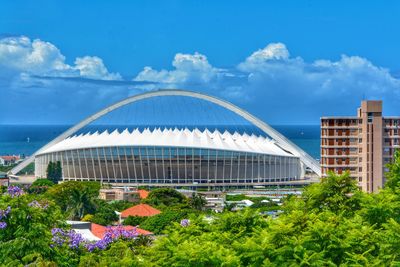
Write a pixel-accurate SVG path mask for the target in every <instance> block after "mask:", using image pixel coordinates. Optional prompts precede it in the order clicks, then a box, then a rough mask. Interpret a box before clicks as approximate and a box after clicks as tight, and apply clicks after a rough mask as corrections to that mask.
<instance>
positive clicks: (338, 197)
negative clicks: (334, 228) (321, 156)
mask: <svg viewBox="0 0 400 267" xmlns="http://www.w3.org/2000/svg"><path fill="white" fill-rule="evenodd" d="M361 195H362V194H361V191H360V189H359V188H358V186H357V181H355V180H354V179H353V178H351V177H350V173H349V172H345V173H344V174H342V175H338V174H335V173H332V172H330V173H329V174H328V177H326V178H322V179H321V182H320V183H316V184H312V185H310V186H308V187H307V188H306V189H305V190H304V192H303V195H302V197H303V199H304V201H305V206H306V208H307V210H309V211H323V210H329V211H333V212H341V211H345V212H348V213H349V214H350V213H351V212H354V211H356V210H358V209H359V208H360V203H361Z"/></svg>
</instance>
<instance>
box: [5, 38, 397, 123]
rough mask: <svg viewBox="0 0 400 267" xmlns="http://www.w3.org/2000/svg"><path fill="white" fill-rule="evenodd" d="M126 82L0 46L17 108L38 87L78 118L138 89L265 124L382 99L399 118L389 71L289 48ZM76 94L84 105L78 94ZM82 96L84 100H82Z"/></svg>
mask: <svg viewBox="0 0 400 267" xmlns="http://www.w3.org/2000/svg"><path fill="white" fill-rule="evenodd" d="M32 76H50V77H57V78H59V77H67V78H68V77H77V78H88V79H94V80H117V81H118V82H114V85H112V84H111V82H109V81H107V82H97V81H96V83H95V84H94V83H93V84H91V85H90V86H89V87H90V88H89V89H87V90H85V89H84V88H86V85H85V86H79V83H80V82H81V79H64V80H62V81H60V80H61V79H57V80H54V79H48V78H46V79H41V78H40V79H39V78H36V79H35V78H32ZM72 80H73V81H72ZM120 80H122V78H121V75H119V74H118V73H110V72H109V71H108V70H107V68H106V66H105V65H104V63H103V61H102V59H101V58H98V57H90V56H83V57H78V58H76V59H75V61H74V64H67V63H66V60H65V57H64V56H63V54H62V53H61V52H60V50H59V49H58V48H57V47H55V46H54V45H53V44H51V43H48V42H44V41H41V40H33V41H32V40H30V39H29V38H27V37H9V38H3V39H0V93H2V94H3V95H5V91H6V89H8V88H13V89H16V90H14V91H13V90H8V91H10V93H9V94H15V97H16V98H15V99H14V102H15V101H17V100H18V99H19V96H20V95H22V93H21V92H25V91H24V90H25V89H26V90H29V89H30V88H31V87H35V88H40V89H41V90H37V91H35V94H39V95H35V96H34V97H33V94H32V98H33V101H31V102H35V101H36V102H37V101H38V100H37V99H42V97H43V96H44V97H45V99H46V101H48V100H47V99H48V98H51V97H50V96H49V97H48V98H46V96H48V95H50V94H49V93H48V92H49V91H51V90H50V89H55V90H53V91H56V92H58V95H54V97H58V96H59V95H63V94H65V95H68V96H70V98H71V101H70V102H71V106H70V110H74V106H73V105H75V104H73V103H75V101H76V99H77V98H80V101H81V102H82V103H84V102H85V101H86V102H90V100H92V95H93V92H96V96H97V97H98V99H97V100H98V101H96V102H98V103H102V101H101V100H100V98H101V99H104V101H105V102H106V101H108V100H115V99H116V98H118V97H122V96H126V95H128V94H130V92H132V91H129V90H131V89H132V90H136V89H140V90H143V89H146V90H150V89H157V88H162V87H163V88H185V89H189V90H196V91H202V92H206V93H210V94H212V95H216V96H220V97H222V98H226V99H228V100H230V101H233V102H235V103H236V104H238V105H240V106H242V107H244V108H246V109H248V110H249V111H251V112H254V113H255V114H261V116H260V117H261V118H262V119H264V120H266V121H268V122H272V123H273V122H274V121H275V122H276V121H278V122H279V123H293V122H305V123H318V119H319V117H320V116H321V115H335V114H337V115H349V114H350V115H351V114H353V113H354V108H355V107H356V106H358V105H359V102H360V100H361V99H362V98H363V97H366V98H369V99H373V98H375V99H383V100H384V102H385V103H384V107H385V108H386V111H385V113H386V114H388V115H396V114H397V115H398V103H399V101H400V79H399V78H396V77H394V76H393V75H392V74H391V73H390V71H389V70H388V69H386V68H382V67H379V66H376V65H374V64H373V63H372V62H370V61H369V60H367V59H365V58H363V57H359V56H346V55H342V56H341V57H340V58H339V59H338V60H327V59H319V60H315V61H313V62H307V61H306V60H304V59H302V58H301V57H291V56H290V53H289V50H288V49H287V48H286V46H285V44H282V43H271V44H268V45H267V46H266V47H265V48H263V49H259V50H257V51H255V52H254V53H251V54H250V55H249V56H248V57H247V58H245V59H244V60H243V61H242V62H239V64H237V66H236V67H232V68H230V69H222V68H220V67H218V66H213V65H211V64H210V63H209V61H208V59H207V57H206V56H205V55H202V54H200V53H194V54H183V53H178V54H176V55H175V57H174V59H173V61H172V68H171V69H169V70H166V69H162V70H157V69H154V68H152V67H150V66H148V67H144V68H143V70H142V71H141V72H140V73H138V74H137V75H136V76H135V78H134V79H133V80H135V81H144V82H154V83H155V84H154V83H153V84H147V83H143V84H134V85H132V86H131V87H128V86H126V84H124V85H123V86H118V85H116V84H119V83H125V82H128V81H120ZM77 85H78V86H77ZM116 88H118V92H116V90H117V89H116ZM17 89H18V90H17ZM47 89H48V90H47ZM114 89H115V90H114ZM72 90H75V91H74V92H75V93H76V94H77V95H79V97H76V96H75V95H73V94H71V92H70V91H72ZM11 91H13V92H11ZM64 91H65V92H64ZM67 91H68V92H67ZM82 91H83V92H84V93H80V92H82ZM61 92H64V93H63V94H62V93H61ZM102 92H103V93H102ZM135 92H136V91H135ZM40 94H43V95H40ZM24 95H25V96H26V95H27V94H24ZM17 96H18V97H17ZM111 96H113V97H114V98H112V97H111ZM64 98H67V97H66V96H65V97H64ZM3 99H4V100H3V103H0V104H2V105H5V104H7V102H8V101H7V102H6V101H5V99H11V98H10V97H8V98H7V97H4V98H3ZM57 101H58V100H57ZM0 102H1V97H0ZM93 110H95V108H93ZM304 118H307V121H304Z"/></svg>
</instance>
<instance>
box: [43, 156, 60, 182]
mask: <svg viewBox="0 0 400 267" xmlns="http://www.w3.org/2000/svg"><path fill="white" fill-rule="evenodd" d="M46 174H47V179H49V180H50V181H52V182H53V183H57V182H58V181H60V180H61V178H62V168H61V162H60V161H57V162H52V161H50V162H49V164H48V165H47V169H46Z"/></svg>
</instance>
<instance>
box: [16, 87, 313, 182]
mask: <svg viewBox="0 0 400 267" xmlns="http://www.w3.org/2000/svg"><path fill="white" fill-rule="evenodd" d="M157 96H187V97H193V98H198V99H202V100H205V101H208V102H211V103H214V104H216V105H219V106H221V107H223V108H226V109H228V110H230V111H232V112H234V113H236V114H237V115H239V116H241V117H242V118H244V119H245V120H247V121H249V122H251V123H252V124H254V125H255V126H257V127H258V128H260V129H261V130H262V131H263V132H264V133H266V134H267V135H269V136H270V137H271V138H272V139H274V140H275V141H276V142H277V145H279V146H280V147H281V148H283V149H285V150H287V151H289V152H290V153H292V154H293V155H295V156H298V157H299V158H300V161H301V162H302V163H303V164H304V165H305V166H307V167H309V168H310V169H311V170H312V171H314V172H315V173H316V174H317V175H318V176H321V168H320V165H319V163H318V162H317V161H316V160H315V159H313V158H312V157H311V156H310V155H308V154H307V153H306V152H305V151H303V150H302V149H301V148H299V147H298V146H297V145H295V144H294V143H293V142H291V141H290V140H288V139H287V138H286V137H285V136H283V135H282V134H280V133H279V132H278V131H276V130H275V129H274V128H272V127H271V126H269V125H268V124H267V123H265V122H263V121H262V120H260V119H258V118H256V117H255V116H253V115H251V114H250V113H248V112H247V111H245V110H243V109H241V108H239V107H237V106H235V105H233V104H232V103H230V102H228V101H225V100H222V99H219V98H216V97H213V96H209V95H206V94H202V93H197V92H192V91H186V90H177V89H166V90H157V91H150V92H146V93H142V94H138V95H135V96H131V97H128V98H126V99H124V100H122V101H119V102H117V103H115V104H113V105H111V106H109V107H107V108H105V109H103V110H100V111H99V112H97V113H95V114H93V115H92V116H89V117H87V118H86V119H84V120H83V121H81V122H79V123H78V124H76V125H75V126H73V127H71V128H69V129H68V130H66V131H65V132H64V133H62V134H61V135H59V136H58V137H56V138H55V139H53V140H52V141H50V142H49V143H48V144H46V145H45V146H43V147H42V148H40V149H39V150H38V151H36V152H35V153H34V154H33V155H31V156H30V157H29V158H27V159H26V160H24V161H23V162H21V163H20V164H19V165H17V166H16V167H14V168H13V169H12V170H11V171H10V174H14V175H15V174H17V173H18V172H19V171H21V170H22V169H23V168H25V167H26V166H28V164H30V163H31V162H33V161H34V159H35V156H36V155H37V154H39V153H40V152H41V151H43V150H45V149H47V148H48V147H50V146H52V145H54V144H57V143H58V142H60V141H62V140H64V139H65V138H67V137H68V136H70V135H72V134H74V133H76V132H77V131H79V130H80V129H82V128H83V127H85V126H86V125H88V124H89V123H91V122H93V121H95V120H97V119H98V118H100V117H102V116H104V115H106V114H107V113H109V112H111V111H113V110H115V109H118V108H120V107H122V106H125V105H128V104H131V103H133V102H137V101H140V100H143V99H147V98H152V97H157Z"/></svg>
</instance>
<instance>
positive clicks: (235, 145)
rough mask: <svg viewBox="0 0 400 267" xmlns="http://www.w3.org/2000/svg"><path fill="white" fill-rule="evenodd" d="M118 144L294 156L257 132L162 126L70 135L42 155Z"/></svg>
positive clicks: (42, 152)
mask: <svg viewBox="0 0 400 267" xmlns="http://www.w3.org/2000/svg"><path fill="white" fill-rule="evenodd" d="M116 146H120V147H121V146H127V147H129V146H151V147H182V148H183V147H192V148H203V149H217V150H228V151H239V152H250V153H261V154H270V155H279V156H293V155H292V154H290V153H287V152H285V151H284V150H282V149H281V148H280V147H279V146H277V145H276V144H275V141H273V140H271V139H269V138H266V137H263V136H256V135H254V134H253V135H248V134H246V133H244V134H239V133H237V132H235V133H233V134H231V133H229V132H228V131H225V132H223V133H221V132H219V131H218V130H215V131H213V132H210V131H209V130H208V129H206V130H204V131H200V130H198V129H194V130H189V129H177V128H175V129H167V128H165V129H163V130H161V129H160V128H157V129H154V130H152V131H151V130H149V129H144V130H143V131H139V129H135V130H133V131H132V132H130V131H128V129H126V130H124V131H123V132H119V131H118V130H115V131H113V132H112V133H109V132H108V131H104V132H102V133H99V132H95V133H87V134H80V135H74V136H72V137H69V138H67V139H65V140H63V141H61V142H59V143H57V144H55V145H53V146H51V147H49V148H47V149H45V150H44V151H41V152H40V153H39V154H45V153H51V152H57V151H64V150H72V149H82V148H96V147H116Z"/></svg>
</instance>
